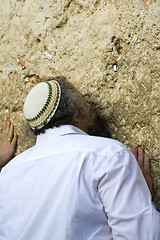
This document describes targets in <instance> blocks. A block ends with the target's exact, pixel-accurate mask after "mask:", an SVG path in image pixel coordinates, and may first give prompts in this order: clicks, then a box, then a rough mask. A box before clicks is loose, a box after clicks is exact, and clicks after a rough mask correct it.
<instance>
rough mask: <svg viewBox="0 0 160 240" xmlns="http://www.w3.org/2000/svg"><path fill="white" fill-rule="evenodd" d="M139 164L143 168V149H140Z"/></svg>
mask: <svg viewBox="0 0 160 240" xmlns="http://www.w3.org/2000/svg"><path fill="white" fill-rule="evenodd" d="M137 160H138V163H139V166H140V167H141V168H142V167H143V164H144V150H143V148H141V147H138V159H137Z"/></svg>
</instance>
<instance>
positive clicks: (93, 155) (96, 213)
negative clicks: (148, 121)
mask: <svg viewBox="0 0 160 240" xmlns="http://www.w3.org/2000/svg"><path fill="white" fill-rule="evenodd" d="M117 156H118V157H117ZM132 158H133V156H132V155H131V154H130V153H129V151H128V150H127V149H126V148H125V147H124V145H123V144H121V143H119V142H117V141H114V140H110V139H104V138H98V137H91V136H88V135H87V134H85V133H84V132H82V131H81V130H79V129H77V128H75V127H73V126H71V125H67V126H62V127H60V128H55V129H49V130H47V132H46V133H45V134H41V135H40V136H39V137H38V140H37V143H36V145H35V146H34V147H33V148H31V149H29V150H27V151H25V152H24V153H22V154H20V155H19V156H18V157H16V158H15V159H13V161H12V162H10V164H8V165H7V166H6V168H4V169H3V171H2V175H1V176H0V240H37V239H38V240H87V239H88V240H89V239H90V240H93V239H94V240H103V239H106V240H111V239H118V240H120V239H124V238H125V237H126V239H128V240H129V239H136V240H139V239H146V240H147V239H148V240H151V239H154V240H158V239H159V238H158V236H160V235H158V232H156V234H155V238H151V237H152V236H154V235H153V234H152V233H151V235H150V236H149V235H148V233H146V236H147V237H148V238H142V235H141V234H142V233H144V231H139V232H138V228H137V232H135V230H136V229H134V227H135V226H136V225H137V224H138V223H139V221H140V222H141V223H142V227H143V224H145V225H146V223H147V221H148V224H150V223H152V219H149V220H147V219H145V218H144V221H143V214H146V215H147V214H150V213H152V212H151V211H153V215H154V214H155V219H153V224H154V226H155V225H156V222H157V223H160V218H159V215H158V214H157V212H156V211H155V210H154V209H152V207H151V205H150V194H149V190H148V188H147V187H146V184H145V181H144V179H143V177H142V174H141V172H140V170H139V168H138V166H137V165H136V161H135V162H134V158H133V159H132ZM133 168H134V170H135V173H133V172H132V170H133ZM137 174H138V176H137ZM137 177H138V179H139V185H138V187H137V186H136V187H135V186H134V185H135V179H137ZM130 185H131V188H130ZM139 188H142V190H139ZM127 190H128V191H130V192H129V194H128V193H127V192H126V191H127ZM138 197H139V199H138ZM131 198H134V201H132V200H131ZM136 198H137V199H136ZM141 199H143V203H141V201H140V200H141ZM119 200H121V201H119ZM130 200H131V201H130ZM127 201H128V203H127ZM138 204H139V205H138ZM124 206H125V207H124ZM149 208H151V209H152V210H151V209H150V210H149V212H147V211H148V209H149ZM122 213H123V215H122ZM141 213H142V214H141ZM136 215H138V217H137V216H136ZM133 218H135V219H134V220H133ZM136 218H137V219H136ZM155 220H156V221H155ZM129 221H130V223H127V222H129ZM118 222H119V223H118ZM125 224H126V226H124V225H125ZM126 227H127V230H126ZM131 229H132V230H131ZM131 231H133V233H134V236H133V235H132V232H131ZM155 231H157V230H156V227H155ZM123 234H124V235H123ZM159 234H160V233H159Z"/></svg>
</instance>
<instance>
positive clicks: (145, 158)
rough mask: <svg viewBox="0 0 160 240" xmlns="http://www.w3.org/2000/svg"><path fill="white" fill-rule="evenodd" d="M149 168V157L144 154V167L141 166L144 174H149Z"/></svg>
mask: <svg viewBox="0 0 160 240" xmlns="http://www.w3.org/2000/svg"><path fill="white" fill-rule="evenodd" d="M150 169H151V167H150V160H149V156H148V154H146V153H145V154H144V165H143V170H144V174H150V173H151V171H150Z"/></svg>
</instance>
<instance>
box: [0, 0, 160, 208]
mask: <svg viewBox="0 0 160 240" xmlns="http://www.w3.org/2000/svg"><path fill="white" fill-rule="evenodd" d="M159 16H160V5H159V1H158V0H152V1H147V0H144V1H143V0H138V1H137V0H130V1H125V0H119V1H117V0H90V1H88V0H57V1H56V0H34V1H33V0H12V1H11V0H1V1H0V103H1V104H0V123H1V124H0V131H1V132H2V127H3V122H4V121H5V119H9V118H10V119H11V121H12V122H13V123H14V125H15V130H16V132H17V133H18V135H19V139H18V148H17V154H19V153H21V152H22V151H24V150H25V149H27V148H28V147H31V146H32V145H33V144H35V137H34V136H33V134H32V132H31V131H30V130H29V127H28V126H27V124H26V123H25V120H24V118H23V114H22V109H23V103H24V101H25V97H26V95H27V93H28V92H29V90H30V89H31V88H32V87H33V86H34V85H35V84H37V83H38V82H40V81H44V80H45V79H46V78H48V77H52V76H53V77H55V76H59V75H64V76H66V77H67V78H68V79H69V81H71V82H72V83H73V84H75V86H76V87H77V88H78V89H79V90H80V91H81V92H82V93H83V94H84V96H85V97H86V99H87V100H88V101H89V102H93V103H94V105H95V108H96V110H97V111H98V113H99V114H100V115H101V117H103V120H104V121H103V127H102V126H99V128H101V130H102V129H103V128H104V129H103V131H104V132H103V131H102V135H105V126H107V124H106V125H105V121H106V122H108V128H109V131H110V133H111V135H112V137H113V138H114V139H117V140H119V141H121V142H123V143H124V144H125V145H126V146H127V147H128V148H131V146H132V145H135V144H136V145H141V146H143V147H144V148H145V149H146V152H147V153H148V154H149V155H150V158H151V163H152V164H151V166H152V175H153V182H154V188H155V203H156V204H157V206H158V207H159V209H160V147H159V144H160V104H159V103H160V95H159V93H160V81H159V72H160V69H159V66H160V64H159V60H160V58H159V56H160V55H159V50H160V45H159V43H160V31H159V29H160V23H159ZM134 34H137V36H138V39H137V41H136V42H135V44H134V46H132V45H131V40H132V38H133V36H134ZM113 37H114V38H113ZM112 44H113V45H112ZM45 52H47V53H49V54H51V55H52V59H51V60H49V59H47V58H45V57H44V53H45ZM17 59H19V61H20V63H19V64H18V62H17ZM116 62H117V64H118V67H119V70H118V71H117V72H115V71H114V69H113V64H115V63H116ZM22 64H24V65H25V66H26V68H25V69H24V70H22ZM100 123H101V122H100V118H99V121H97V129H98V124H99V125H100Z"/></svg>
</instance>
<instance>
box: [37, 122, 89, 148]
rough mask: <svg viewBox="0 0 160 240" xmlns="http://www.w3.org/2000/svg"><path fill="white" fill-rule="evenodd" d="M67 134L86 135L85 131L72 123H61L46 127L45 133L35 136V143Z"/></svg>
mask: <svg viewBox="0 0 160 240" xmlns="http://www.w3.org/2000/svg"><path fill="white" fill-rule="evenodd" d="M68 134H78V135H87V133H85V132H83V131H82V130H81V129H79V128H77V127H75V126H73V125H62V126H60V127H54V128H49V129H46V131H45V133H41V134H40V135H38V136H37V140H36V144H37V143H39V142H41V141H43V140H45V139H48V138H52V137H55V136H64V135H68Z"/></svg>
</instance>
